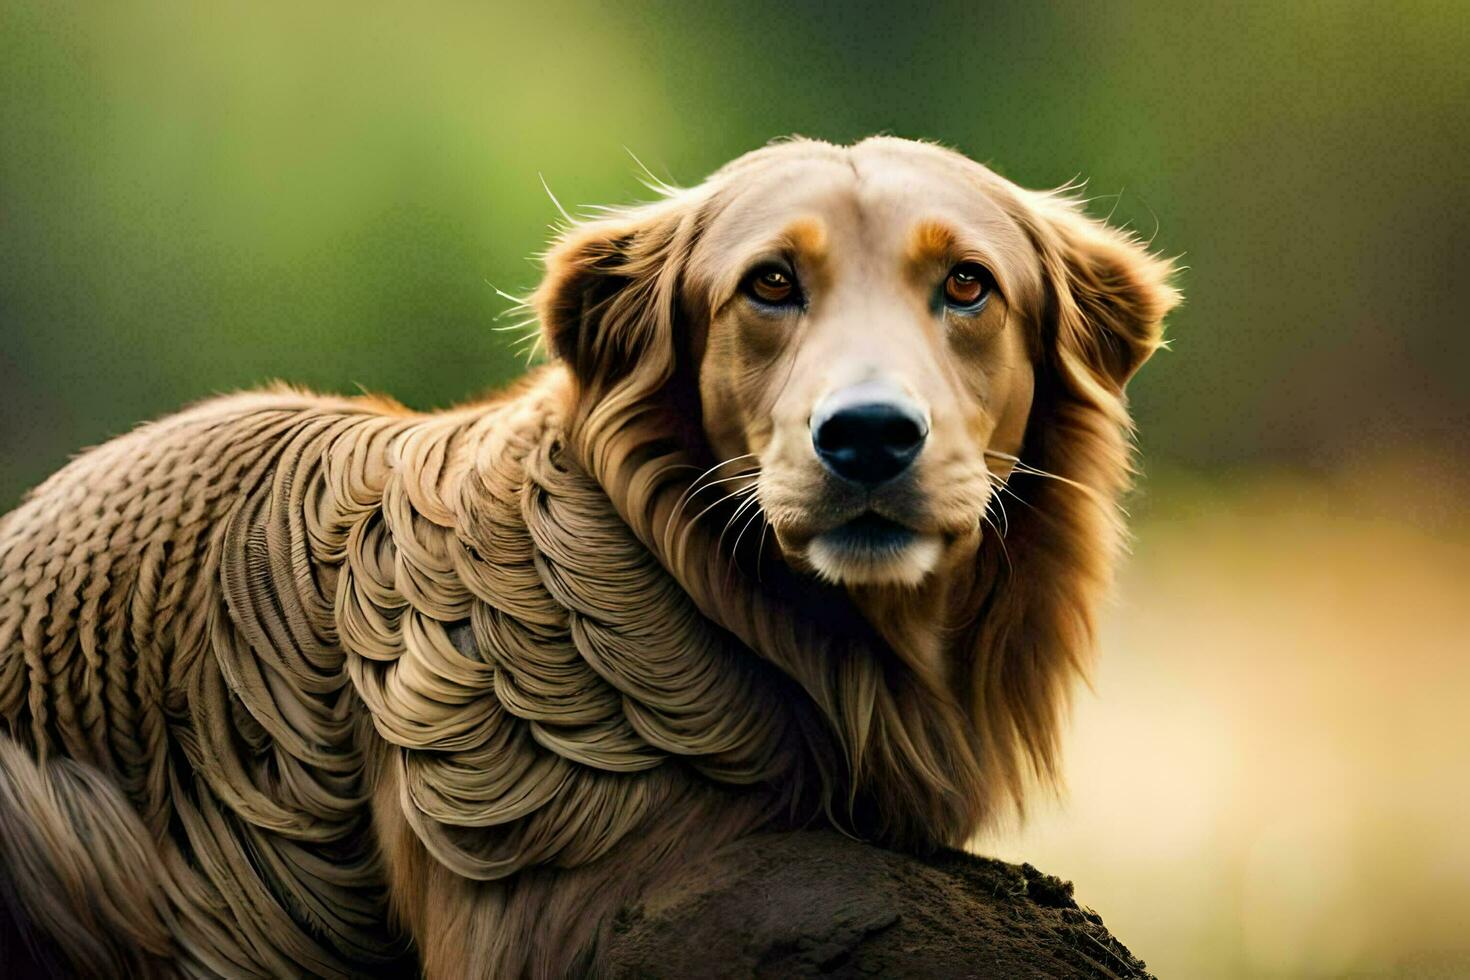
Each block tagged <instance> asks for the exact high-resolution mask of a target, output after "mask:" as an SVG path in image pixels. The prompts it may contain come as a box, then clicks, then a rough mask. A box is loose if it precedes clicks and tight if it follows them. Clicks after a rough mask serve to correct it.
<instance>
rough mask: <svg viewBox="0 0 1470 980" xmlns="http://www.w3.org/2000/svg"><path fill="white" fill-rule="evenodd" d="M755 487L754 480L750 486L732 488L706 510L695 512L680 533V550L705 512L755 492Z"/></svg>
mask: <svg viewBox="0 0 1470 980" xmlns="http://www.w3.org/2000/svg"><path fill="white" fill-rule="evenodd" d="M755 488H756V484H755V483H754V482H751V484H750V485H749V486H745V487H741V488H740V489H738V490H732V491H731V492H730V493H727V494H725V495H724V496H723V497H721V498H720V499H718V500H716V501H715V502H714V503H712V504H710V505H709V506H708V507H706V508H705V509H704V510H702V511H700V512H699V513H698V514H695V515H694V517H693V518H691V519H690V521H689V523H687V524H685V525H684V527H683V528H682V529H680V534H679V551H681V552H682V551H683V550H684V545H685V544H686V543H687V542H688V540H689V535H690V533H691V532H693V530H694V525H696V524H698V523H699V519H700V518H701V517H703V516H704V515H705V514H708V513H709V512H710V511H712V510H714V509H715V508H716V507H719V506H720V505H721V504H724V503H727V502H728V501H731V500H734V499H736V498H737V497H742V496H744V495H745V494H747V493H754V492H755Z"/></svg>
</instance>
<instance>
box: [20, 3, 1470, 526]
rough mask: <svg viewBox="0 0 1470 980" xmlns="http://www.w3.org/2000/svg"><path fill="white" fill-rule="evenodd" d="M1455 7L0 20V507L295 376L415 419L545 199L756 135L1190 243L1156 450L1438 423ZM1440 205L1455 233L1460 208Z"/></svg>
mask: <svg viewBox="0 0 1470 980" xmlns="http://www.w3.org/2000/svg"><path fill="white" fill-rule="evenodd" d="M1467 52H1470V7H1467V5H1465V4H1463V3H1459V2H1450V3H1443V4H1433V3H1398V4H1368V3H1337V4H1306V3H1303V4H1289V3H1281V4H1276V5H1270V4H1267V5H1245V6H1240V7H1235V6H1230V7H1228V8H1227V6H1226V5H1177V4H1169V3H1163V2H1148V3H1134V4H1125V5H1120V6H1112V5H1106V6H1104V5H1091V4H1075V5H1065V4H1064V5H1042V4H1036V5H1014V6H1013V7H1010V8H1008V9H1001V8H995V9H987V5H983V4H974V3H962V2H948V3H934V4H926V5H918V6H916V7H910V6H908V5H898V4H892V5H871V6H861V5H853V4H846V3H832V4H812V3H805V4H801V3H798V4H792V3H786V4H773V3H764V2H758V3H749V2H748V3H743V4H705V3H696V2H681V3H678V4H663V5H648V4H636V3H626V4H593V3H582V4H575V5H572V4H567V3H563V2H559V0H549V2H543V3H538V4H515V5H512V4H470V3H440V4H386V3H343V2H321V3H311V4H293V3H280V2H268V3H258V4H207V3H193V4H155V3H115V4H96V3H86V2H80V0H3V3H0V398H3V401H0V462H3V464H4V465H3V467H0V503H3V504H4V505H5V506H9V505H10V504H11V503H12V502H13V501H14V500H15V499H17V497H18V495H19V493H20V492H21V490H22V489H23V488H24V487H26V486H28V485H32V484H34V483H35V482H36V481H37V480H38V479H40V478H41V477H42V476H44V475H45V474H46V473H47V472H49V471H51V470H53V469H54V468H56V466H57V465H59V464H60V463H61V462H62V460H63V459H64V458H65V456H66V455H67V454H68V453H70V452H73V451H75V450H76V449H77V448H79V447H81V446H83V445H86V444H90V443H95V442H97V441H100V440H102V439H105V438H106V437H108V436H110V435H113V434H115V433H117V432H120V431H122V430H124V429H126V428H127V427H129V426H130V425H132V424H133V423H134V422H136V421H138V420H140V419H143V418H147V417H152V416H156V415H158V414H161V413H163V412H166V411H169V410H170V409H172V408H173V407H175V406H177V405H178V404H179V403H181V402H184V401H188V400H192V399H197V398H199V397H202V396H205V395H207V394H210V393H213V392H217V391H223V390H228V389H233V388H238V387H242V386H248V385H254V384H258V383H260V382H262V381H265V380H268V379H273V378H283V379H289V380H291V381H295V382H299V383H302V384H306V385H309V386H314V387H318V388H322V389H331V390H349V391H350V390H353V389H354V388H356V387H357V386H363V387H366V388H369V389H374V390H381V391H386V392H389V393H392V394H394V395H396V396H398V397H400V398H402V399H404V400H405V401H407V402H408V403H410V404H412V405H414V406H420V407H430V406H435V405H443V404H446V403H450V402H454V401H456V400H460V399H463V398H465V397H467V396H470V395H472V394H474V393H476V392H477V391H480V390H482V389H484V388H486V387H488V386H492V385H495V384H497V383H499V382H501V381H503V380H504V379H506V378H507V377H509V376H511V375H513V374H514V373H515V372H516V371H517V370H519V369H520V365H519V363H518V361H517V359H516V357H515V356H514V355H512V354H511V353H510V351H509V346H510V345H509V344H508V343H506V340H505V336H504V335H503V334H497V333H495V332H494V331H493V330H491V329H490V326H491V322H492V319H493V317H494V316H495V314H496V313H497V312H499V311H500V310H502V309H503V308H504V306H505V304H504V302H503V301H501V300H500V299H498V298H497V296H496V294H495V292H494V291H493V289H492V288H491V284H494V285H495V286H498V287H501V288H504V289H507V290H511V291H517V290H522V289H525V288H527V287H528V286H530V285H532V284H534V282H535V279H536V269H535V267H534V264H532V263H529V262H528V261H527V257H528V256H532V255H534V254H535V253H536V252H537V251H538V250H539V249H540V248H541V247H542V246H543V244H544V242H545V240H546V238H547V235H548V225H549V223H550V222H551V221H552V220H554V219H555V217H556V213H555V209H554V207H553V205H552V203H551V201H550V200H549V199H548V197H547V195H546V194H545V193H544V192H543V191H542V189H541V186H540V180H539V179H538V175H544V177H545V179H546V181H547V183H548V184H549V186H550V187H551V188H552V190H553V191H555V193H556V194H557V196H558V197H559V198H560V199H561V200H562V201H563V202H564V203H566V204H567V205H568V206H569V207H572V208H575V207H577V206H579V205H586V204H597V203H614V202H622V201H627V200H630V199H635V198H637V197H639V196H640V195H645V194H646V192H644V191H643V190H642V188H640V187H639V186H638V185H637V183H636V181H635V178H634V175H635V170H636V168H635V166H634V164H633V162H632V161H631V160H630V159H629V156H628V154H627V153H625V148H626V149H627V150H630V151H632V152H633V153H636V154H637V155H638V157H639V158H640V159H642V160H643V161H644V162H646V163H647V164H648V165H649V166H650V167H651V169H652V170H653V171H654V172H655V173H657V174H658V175H659V176H661V177H668V178H671V179H672V180H674V181H676V182H683V183H693V182H696V181H698V180H699V179H700V178H701V177H702V176H704V175H705V174H706V173H708V172H709V171H710V170H712V169H713V168H715V167H717V166H718V165H720V164H721V163H723V162H724V161H726V160H728V159H730V158H732V157H734V156H736V155H738V154H739V153H741V152H743V151H745V150H747V149H750V148H752V147H754V146H757V145H760V144H761V143H763V142H765V141H766V140H768V139H770V138H771V137H773V136H776V135H780V134H786V133H793V132H796V133H802V134H806V135H812V136H820V137H825V138H828V139H833V140H839V141H845V140H851V139H854V138H858V137H861V136H863V135H866V134H868V133H872V132H877V131H888V132H893V133H897V134H900V135H908V136H919V137H928V138H933V139H938V140H941V141H943V142H945V143H949V144H951V145H954V146H956V147H958V148H960V149H962V150H964V151H966V152H968V153H970V154H971V155H973V156H975V157H977V158H978V159H981V160H985V161H988V162H990V163H991V165H992V166H994V167H996V168H997V169H999V170H1000V171H1001V172H1003V173H1005V174H1006V175H1008V176H1010V177H1011V178H1013V179H1015V180H1017V181H1019V182H1021V183H1023V184H1028V185H1032V186H1044V185H1056V184H1061V183H1063V182H1065V181H1068V180H1071V179H1073V178H1074V177H1078V176H1081V177H1084V178H1087V179H1088V180H1089V185H1088V189H1089V193H1090V194H1091V195H1092V196H1094V197H1095V198H1096V202H1095V204H1094V209H1095V210H1096V211H1097V212H1098V213H1099V214H1108V213H1112V214H1113V216H1114V218H1115V220H1117V221H1119V222H1128V223H1130V224H1131V225H1132V226H1133V227H1135V228H1137V229H1139V230H1140V232H1141V233H1142V234H1143V235H1145V236H1147V237H1150V238H1152V239H1153V241H1154V243H1155V244H1156V245H1157V246H1158V247H1159V248H1160V249H1162V250H1163V251H1165V252H1168V253H1171V254H1177V255H1181V256H1182V257H1183V261H1184V263H1185V264H1187V265H1188V266H1189V268H1188V270H1187V272H1186V273H1185V274H1184V276H1183V286H1184V288H1185V290H1186V293H1187V295H1188V301H1187V305H1186V306H1185V307H1184V308H1183V309H1182V310H1181V311H1180V312H1179V313H1178V314H1177V315H1176V316H1175V317H1174V319H1173V322H1172V334H1173V336H1174V338H1175V347H1174V352H1173V353H1172V354H1169V355H1165V356H1164V357H1162V358H1161V359H1160V361H1159V362H1156V364H1155V365H1153V366H1151V368H1150V369H1148V370H1146V371H1145V372H1144V374H1143V375H1142V376H1141V377H1140V379H1139V381H1138V382H1137V383H1136V386H1135V401H1136V405H1137V409H1138V414H1139V416H1140V419H1141V422H1142V430H1141V431H1142V436H1141V438H1142V440H1143V443H1144V447H1145V449H1146V450H1147V452H1148V455H1149V457H1150V458H1152V459H1155V460H1163V461H1174V462H1177V463H1182V464H1185V465H1188V466H1191V467H1212V466H1218V465H1221V464H1233V463H1241V462H1246V463H1249V462H1254V461H1260V460H1263V459H1272V458H1288V459H1291V460H1296V461H1301V462H1304V463H1320V462H1323V461H1326V462H1334V461H1336V460H1338V459H1339V458H1341V457H1343V456H1352V455H1355V454H1358V453H1361V452H1364V451H1370V452H1371V451H1377V450H1379V449H1381V448H1383V447H1385V446H1392V445H1394V444H1398V443H1402V442H1405V441H1425V440H1430V441H1434V442H1437V443H1442V444H1446V445H1450V446H1455V447H1462V446H1463V445H1464V440H1463V437H1462V436H1461V435H1460V433H1461V432H1462V431H1463V429H1464V426H1465V424H1466V421H1467V417H1470V412H1467V407H1470V385H1466V384H1465V373H1466V370H1465V368H1466V364H1467V363H1470V331H1467V330H1466V329H1465V315H1464V312H1463V306H1462V304H1460V303H1459V302H1458V301H1457V297H1456V296H1455V294H1454V290H1455V289H1456V288H1457V287H1458V286H1459V284H1460V283H1461V282H1463V281H1464V280H1465V279H1466V273H1467V272H1470V268H1467V264H1470V259H1467V250H1466V247H1465V241H1464V221H1463V218H1464V216H1465V214H1466V213H1467V211H1470V209H1467V203H1470V201H1467V198H1470V181H1467V180H1466V179H1465V176H1466V173H1465V168H1466V163H1465V161H1466V159H1467V152H1466V151H1467V149H1470V119H1467V112H1466V107H1467V105H1470V68H1467V65H1470V58H1467ZM1456 216H1458V217H1459V218H1460V219H1461V220H1458V221H1457V220H1454V219H1455V218H1456Z"/></svg>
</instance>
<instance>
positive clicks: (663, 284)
mask: <svg viewBox="0 0 1470 980" xmlns="http://www.w3.org/2000/svg"><path fill="white" fill-rule="evenodd" d="M693 229H694V221H693V214H692V209H691V208H689V207H688V206H687V205H686V204H685V202H684V201H683V200H681V199H680V198H678V197H673V198H670V199H668V200H664V201H659V202H656V203H654V204H651V205H646V206H644V207H640V208H635V209H629V210H627V211H623V212H618V213H615V214H613V215H612V216H611V217H607V218H603V219H599V220H596V221H589V222H586V223H583V224H578V225H575V226H573V227H572V228H570V229H568V230H567V231H566V232H565V233H564V234H563V235H562V237H561V238H560V239H559V240H558V241H557V242H556V243H555V244H554V245H553V246H552V248H551V250H550V251H549V252H548V253H547V255H546V276H545V278H544V279H543V280H542V282H541V285H540V287H539V288H537V290H536V292H535V294H534V295H533V296H532V299H531V302H532V304H533V305H534V307H535V309H536V313H537V315H538V316H539V318H540V320H541V327H542V331H543V334H544V336H545V338H546V344H547V348H548V350H550V352H551V353H552V355H553V356H554V357H557V358H560V359H561V360H563V361H565V362H566V364H567V365H568V366H569V367H570V368H571V371H572V374H573V376H574V377H575V378H576V380H577V383H578V385H579V386H580V388H581V390H582V393H583V394H584V395H591V396H592V397H598V396H599V395H601V394H604V393H606V391H607V390H608V389H610V388H611V387H612V386H614V385H616V384H619V383H620V382H622V381H625V380H628V379H629V378H631V377H634V376H636V380H638V381H639V382H640V384H639V387H640V388H642V387H644V383H646V385H647V387H648V388H649V390H653V389H656V388H657V387H659V386H661V385H662V384H664V383H665V382H667V380H668V379H669V377H670V376H671V374H672V373H673V369H674V325H675V320H676V317H677V305H678V293H679V282H680V277H681V273H682V269H683V264H684V263H683V259H684V256H685V255H686V254H687V253H688V250H689V247H690V245H691V244H692V242H693V235H694V230H693Z"/></svg>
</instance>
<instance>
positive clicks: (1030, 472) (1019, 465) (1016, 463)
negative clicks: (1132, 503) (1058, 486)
mask: <svg viewBox="0 0 1470 980" xmlns="http://www.w3.org/2000/svg"><path fill="white" fill-rule="evenodd" d="M985 455H986V456H994V457H995V458H996V459H1003V460H1005V461H1006V462H1008V463H1010V464H1011V470H1012V471H1013V472H1016V473H1024V474H1026V475H1027V476H1039V477H1043V478H1045V479H1048V480H1056V481H1057V482H1059V483H1065V484H1066V485H1067V486H1069V487H1072V488H1073V489H1075V490H1079V491H1081V492H1082V493H1085V494H1087V495H1088V496H1090V497H1097V496H1098V492H1097V491H1096V490H1094V489H1093V488H1092V487H1089V486H1088V485H1087V484H1085V483H1078V482H1077V481H1076V480H1073V479H1071V478H1069V477H1065V476H1062V475H1060V474H1057V473H1049V472H1047V471H1046V470H1043V469H1040V468H1038V467H1035V466H1032V465H1031V464H1030V463H1027V462H1025V461H1023V460H1022V459H1021V458H1020V457H1019V456H1012V455H1011V454H1010V453H1003V452H999V451H997V450H994V449H987V450H985Z"/></svg>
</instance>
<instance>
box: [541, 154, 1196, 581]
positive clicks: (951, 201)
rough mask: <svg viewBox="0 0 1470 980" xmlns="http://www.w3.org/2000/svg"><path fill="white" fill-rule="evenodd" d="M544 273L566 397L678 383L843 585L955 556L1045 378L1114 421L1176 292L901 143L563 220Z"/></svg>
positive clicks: (796, 537)
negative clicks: (570, 223)
mask: <svg viewBox="0 0 1470 980" xmlns="http://www.w3.org/2000/svg"><path fill="white" fill-rule="evenodd" d="M549 272H550V274H549V275H548V279H547V282H546V284H544V285H543V287H542V291H541V293H540V296H539V297H538V300H539V304H538V305H539V309H540V312H541V314H542V317H543V320H544V321H545V322H546V324H547V329H548V332H549V334H550V339H551V342H552V346H553V349H554V350H555V351H556V352H557V353H558V354H559V355H561V356H562V357H563V358H564V359H565V360H567V361H568V362H569V363H570V364H571V366H572V368H573V371H574V373H575V374H576V375H577V376H578V377H579V379H580V380H581V381H582V384H583V388H584V392H593V391H595V390H599V389H602V390H606V389H608V387H609V385H610V383H611V380H612V379H616V378H619V377H627V376H629V375H631V374H634V373H637V372H643V373H645V374H648V375H652V376H656V377H657V378H659V379H667V378H670V377H676V376H681V377H684V378H692V379H693V381H692V384H693V386H694V387H695V388H697V396H698V398H697V402H698V413H699V416H700V420H701V424H702V429H703V435H704V437H705V439H706V440H707V442H708V446H709V449H710V450H711V452H712V453H713V455H714V457H715V458H716V460H718V461H721V462H724V463H727V464H728V469H725V470H724V471H723V472H721V473H718V474H717V475H718V476H719V477H720V478H721V480H722V481H723V482H726V483H730V482H732V481H736V480H747V481H748V480H750V479H753V480H754V481H755V483H754V486H755V490H754V492H755V499H756V500H757V501H758V502H759V504H760V507H761V509H762V512H763V513H764V515H765V517H766V518H767V520H768V521H769V523H770V526H771V528H772V530H773V531H774V535H775V539H776V541H777V542H778V544H779V546H780V548H781V551H782V553H783V554H784V556H785V557H786V560H787V561H789V562H790V563H791V564H793V565H795V566H796V567H798V568H804V569H807V570H810V571H813V572H815V573H816V574H817V575H819V576H821V577H823V578H825V579H827V580H830V581H833V582H837V583H841V584H844V585H849V586H870V585H878V586H884V585H900V586H912V585H916V584H918V583H920V582H922V581H924V580H925V579H926V578H927V577H929V576H930V575H931V574H932V573H934V572H935V571H936V570H939V569H942V568H944V567H946V566H948V565H951V564H953V563H956V562H958V561H961V560H963V559H964V558H965V556H967V555H971V554H973V553H974V551H975V549H976V547H977V545H978V543H979V540H980V535H981V529H982V525H983V522H984V517H985V516H986V508H987V505H988V504H989V502H990V499H991V496H992V494H993V493H996V492H998V488H999V481H1000V480H1003V479H1004V478H1005V477H1006V476H1007V475H1008V473H1009V471H1010V467H1011V463H1012V461H1014V460H1015V458H1016V457H1024V456H1025V451H1024V450H1025V445H1026V442H1027V439H1028V429H1029V428H1030V426H1031V424H1032V421H1033V418H1034V416H1035V414H1036V413H1035V412H1034V410H1033V409H1034V407H1035V406H1034V402H1035V401H1036V399H1037V398H1038V397H1041V395H1039V394H1038V391H1039V387H1040V386H1041V385H1042V384H1043V381H1044V379H1046V378H1048V377H1053V378H1062V385H1063V386H1064V387H1067V388H1069V389H1071V390H1073V391H1074V392H1075V393H1077V394H1078V395H1080V396H1081V397H1082V398H1083V399H1084V400H1086V399H1091V400H1092V401H1093V402H1094V403H1095V405H1094V407H1095V408H1096V409H1097V411H1099V412H1102V413H1104V414H1107V413H1109V412H1113V411H1114V408H1113V407H1112V406H1114V405H1120V404H1121V402H1120V400H1119V399H1117V397H1116V396H1118V395H1120V394H1121V390H1122V386H1123V384H1124V382H1125V381H1126V380H1127V378H1128V377H1129V376H1130V375H1131V374H1132V372H1133V371H1134V370H1135V369H1136V368H1137V367H1138V365H1139V364H1141V363H1142V361H1143V360H1144V359H1145V358H1146V357H1147V356H1148V354H1149V353H1150V352H1151V351H1152V350H1153V348H1154V347H1155V346H1156V345H1157V343H1158V324H1159V320H1160V319H1161V318H1162V316H1163V313H1164V312H1165V311H1166V310H1167V309H1168V307H1169V305H1171V304H1172V302H1173V293H1172V291H1171V290H1169V288H1168V286H1167V285H1166V282H1165V280H1166V278H1167V274H1168V266H1167V264H1166V263H1162V262H1159V261H1158V260H1155V259H1153V258H1151V257H1150V256H1148V255H1147V253H1146V252H1145V251H1144V250H1143V249H1142V248H1141V247H1139V246H1138V245H1137V244H1135V243H1134V242H1133V241H1132V240H1131V239H1129V238H1127V237H1126V236H1124V235H1121V234H1119V233H1117V232H1113V231H1111V230H1109V229H1107V228H1105V227H1104V226H1102V225H1101V224H1099V223H1096V222H1093V221H1091V220H1089V219H1087V218H1086V217H1085V216H1083V215H1082V214H1081V212H1080V211H1079V210H1078V209H1077V208H1076V206H1075V205H1074V204H1073V203H1072V202H1070V201H1068V200H1066V199H1064V198H1059V197H1055V196H1051V195H1043V194H1036V193H1033V192H1029V191H1024V190H1022V189H1020V188H1018V187H1016V186H1014V185H1012V184H1010V183H1009V182H1007V181H1005V180H1003V179H1001V178H1000V177H998V176H996V175H995V174H993V173H992V172H991V171H989V170H987V169H986V168H984V167H982V166H980V165H979V164H976V163H974V162H972V161H970V160H968V159H967V158H965V157H963V156H960V155H959V154H956V153H953V152H950V151H948V150H944V149H941V148H938V147H935V146H931V145H926V144H920V143H914V142H910V141H906V140H897V139H874V140H868V141H865V142H863V143H860V144H858V145H856V146H852V147H835V146H830V145H828V144H825V143H813V142H808V141H797V142H793V143H788V144H780V145H776V146H772V147H767V148H765V149H762V150H758V151H755V152H754V153H751V154H748V155H746V156H745V157H742V158H741V159H739V160H737V161H735V162H734V163H732V164H730V165H729V166H727V167H725V168H723V169H722V170H720V171H719V172H717V173H716V174H715V175H714V176H713V177H711V178H710V180H709V181H707V182H706V183H705V184H704V185H702V186H701V187H699V188H696V189H694V190H692V191H687V192H677V193H674V194H672V195H671V196H670V197H669V199H668V200H666V201H663V202H659V203H658V204H656V205H652V206H649V207H648V208H645V209H641V210H635V211H631V212H627V213H625V214H624V215H623V216H621V217H615V218H612V219H608V220H605V221H600V222H593V223H590V224H588V225H585V226H582V227H580V228H578V229H576V230H575V231H574V232H573V233H571V234H570V235H569V236H568V237H567V238H566V239H564V241H563V242H562V244H561V245H560V246H559V247H558V249H557V250H555V251H553V253H552V256H551V259H550V261H549ZM683 362H689V363H683ZM1052 387H1057V386H1056V385H1053V386H1052ZM588 397H592V396H591V395H589V396H588ZM1117 413H1118V414H1119V415H1120V416H1121V409H1120V408H1119V409H1117ZM1121 420H1122V421H1124V422H1126V417H1121ZM1113 421H1114V422H1117V421H1119V419H1114V420H1113Z"/></svg>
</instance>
